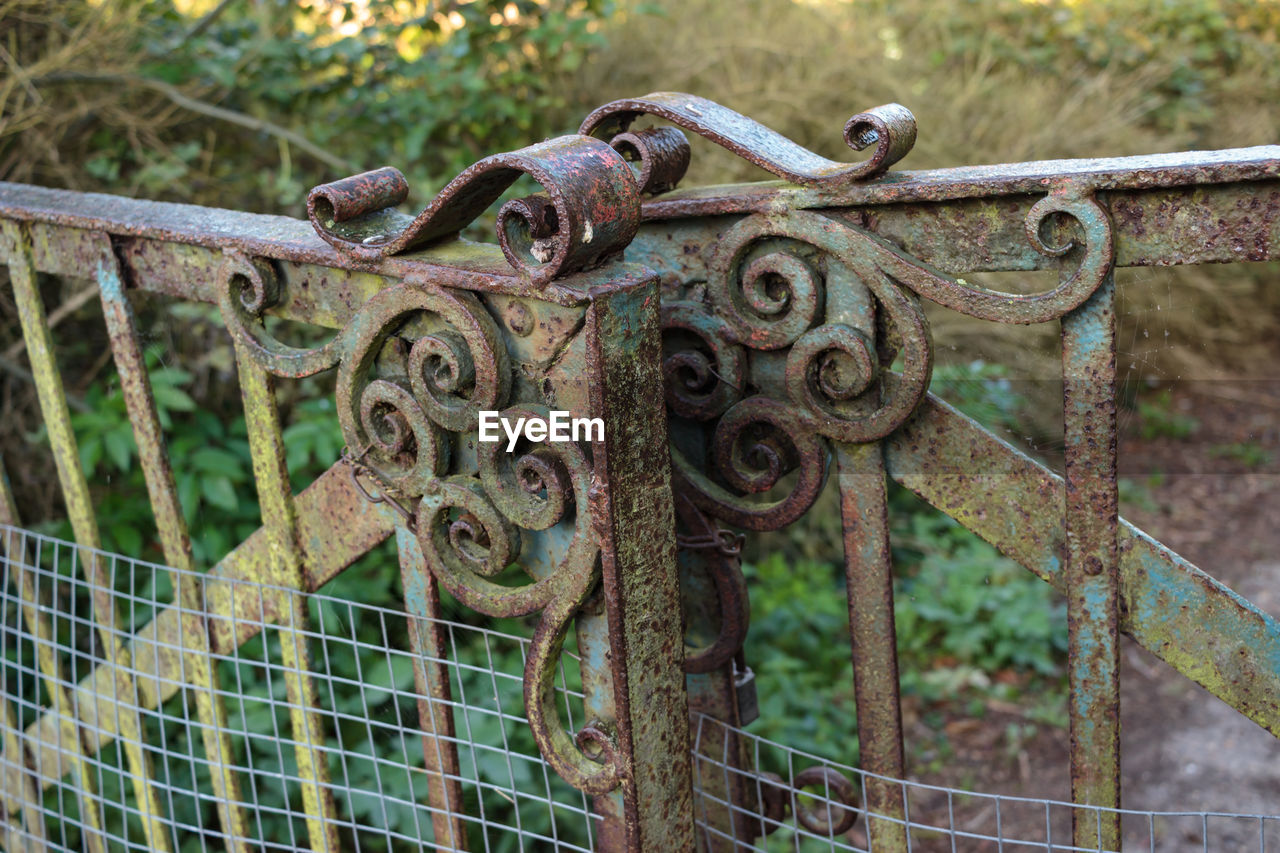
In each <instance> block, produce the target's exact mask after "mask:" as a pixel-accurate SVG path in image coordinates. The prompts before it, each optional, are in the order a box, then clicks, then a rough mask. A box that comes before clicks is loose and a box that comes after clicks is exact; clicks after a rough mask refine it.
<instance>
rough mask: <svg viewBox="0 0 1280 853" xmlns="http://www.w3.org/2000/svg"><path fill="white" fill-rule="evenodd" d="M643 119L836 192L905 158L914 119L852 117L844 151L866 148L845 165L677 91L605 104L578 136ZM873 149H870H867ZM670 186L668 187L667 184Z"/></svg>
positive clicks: (879, 113)
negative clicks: (862, 156)
mask: <svg viewBox="0 0 1280 853" xmlns="http://www.w3.org/2000/svg"><path fill="white" fill-rule="evenodd" d="M643 115H651V116H657V117H658V118H662V119H665V120H667V121H669V122H671V123H673V124H676V125H679V126H680V127H683V128H685V129H686V130H691V131H693V132H694V133H696V134H698V135H699V136H704V137H706V138H707V139H710V140H711V141H712V142H714V143H716V144H717V145H720V146H722V147H724V148H727V149H729V150H730V151H732V152H733V153H734V154H737V155H738V156H739V157H742V158H743V159H744V160H748V161H750V162H752V163H754V164H756V165H757V166H759V167H760V168H762V169H766V170H767V171H770V172H773V173H774V174H775V175H778V176H780V177H783V178H786V179H787V180H789V181H792V182H793V183H797V184H803V185H806V186H817V187H824V188H827V187H840V186H843V185H845V184H850V183H853V182H854V181H859V180H862V179H863V178H868V177H871V176H873V175H878V174H880V173H882V172H884V171H885V170H886V169H888V168H889V167H890V166H892V165H893V164H894V163H896V162H898V161H899V160H901V159H902V158H903V157H905V156H906V154H907V152H909V151H910V150H911V146H912V145H914V144H915V141H916V120H915V116H913V115H912V114H911V111H910V110H908V109H907V108H906V107H904V106H902V105H901V104H885V105H883V106H879V107H875V108H873V109H870V110H867V111H866V112H865V113H858V114H857V115H855V116H854V117H853V118H851V119H849V121H848V123H846V124H845V126H844V140H845V142H846V143H847V144H848V145H849V147H850V148H852V149H854V150H855V151H862V150H864V149H866V148H872V152H871V157H870V158H869V159H868V160H866V161H865V162H864V163H860V164H858V165H854V166H850V165H848V164H845V163H837V162H835V161H833V160H828V159H827V158H825V157H820V156H818V155H817V154H814V153H813V152H812V151H810V150H809V149H807V148H804V147H802V146H800V145H797V144H796V143H794V142H792V141H791V140H790V139H787V138H786V137H785V136H783V135H782V134H780V133H778V132H777V131H774V130H770V129H769V128H767V127H765V126H764V125H762V124H760V123H759V122H757V121H755V120H754V119H750V118H747V117H746V116H744V115H742V114H741V113H737V112H734V111H733V110H731V109H729V108H727V107H724V106H721V105H720V104H717V103H716V102H715V101H709V100H707V99H706V98H700V97H698V96H697V95H686V94H685V93H683V92H654V93H653V94H650V95H645V96H644V97H643V98H627V99H624V100H621V101H614V102H613V103H610V104H605V105H604V106H603V107H600V108H599V109H597V110H596V111H595V112H593V113H591V115H589V116H587V118H586V119H585V120H583V122H582V127H580V128H579V129H578V132H579V133H582V134H587V135H591V134H596V133H599V134H603V135H608V136H612V137H613V138H614V139H615V140H616V139H617V134H620V133H625V132H626V131H627V129H628V128H629V127H630V126H631V123H632V122H633V121H635V120H636V119H637V118H638V117H640V116H643ZM872 146H874V147H872ZM673 183H674V182H673Z"/></svg>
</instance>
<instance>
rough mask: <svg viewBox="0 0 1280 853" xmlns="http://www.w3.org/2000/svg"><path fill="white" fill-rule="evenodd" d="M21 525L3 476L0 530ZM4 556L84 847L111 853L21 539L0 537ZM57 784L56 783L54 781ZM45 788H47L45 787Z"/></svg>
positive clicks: (94, 852) (54, 645) (0, 475)
mask: <svg viewBox="0 0 1280 853" xmlns="http://www.w3.org/2000/svg"><path fill="white" fill-rule="evenodd" d="M19 522H20V519H19V517H18V508H17V505H16V504H15V503H14V500H13V494H12V493H11V492H10V491H9V483H8V481H7V480H5V478H4V476H3V471H2V470H0V524H7V525H9V526H10V527H18V526H19ZM0 543H3V545H4V552H5V555H6V557H7V559H8V562H9V569H10V572H11V577H12V578H13V581H14V583H15V585H16V586H17V587H18V595H19V597H20V598H21V601H22V617H23V621H25V622H26V625H27V631H28V632H29V633H30V634H31V637H32V640H33V641H34V644H35V647H36V662H37V664H38V666H39V667H40V672H41V674H42V675H43V676H44V684H45V690H46V691H48V693H49V701H51V702H52V703H53V708H54V713H55V714H56V715H57V717H58V742H59V744H60V746H61V747H62V750H63V751H62V753H61V754H62V755H63V756H65V757H66V759H67V761H68V763H69V764H70V765H71V777H72V779H73V780H74V781H75V786H76V791H77V793H78V795H79V799H80V820H81V823H82V824H83V825H84V827H85V830H86V833H85V837H84V843H85V846H86V847H87V848H88V849H89V851H90V853H103V851H105V850H106V849H107V841H106V834H105V833H104V832H103V828H102V823H103V821H102V812H101V811H100V806H101V800H100V799H99V798H98V788H97V785H96V784H95V781H94V776H93V774H92V773H91V772H90V771H89V768H88V762H87V761H86V755H87V750H85V748H84V740H83V739H82V733H81V730H80V726H79V724H78V723H77V722H76V718H75V712H74V708H75V706H74V705H73V704H72V702H71V698H70V696H69V695H68V693H67V690H66V688H65V687H64V685H65V684H66V683H67V679H66V677H65V675H64V674H63V672H62V661H61V659H60V658H59V657H58V653H57V644H58V640H57V636H56V635H55V634H54V632H53V627H52V626H51V625H50V624H49V621H48V620H47V619H45V618H44V616H43V615H42V614H41V612H40V611H41V607H40V602H39V601H38V599H37V593H36V585H35V580H34V579H33V578H32V577H31V573H30V571H29V570H28V567H27V557H26V554H25V553H23V542H22V537H21V535H19V534H18V533H12V532H11V533H8V534H7V535H5V536H0ZM53 781H56V780H53ZM41 785H42V787H45V786H47V783H45V782H43V780H42V783H41Z"/></svg>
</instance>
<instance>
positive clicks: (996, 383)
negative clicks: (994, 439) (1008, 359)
mask: <svg viewBox="0 0 1280 853" xmlns="http://www.w3.org/2000/svg"><path fill="white" fill-rule="evenodd" d="M929 391H930V392H931V393H933V394H936V395H937V396H939V397H941V398H942V399H943V400H946V401H947V402H948V403H950V404H951V405H952V406H954V407H955V408H957V409H959V410H960V411H961V412H963V413H964V414H966V415H968V416H969V417H971V418H973V419H974V420H975V421H977V422H978V423H980V424H982V425H983V426H985V427H986V428H987V429H992V430H996V431H1002V430H1003V431H1017V430H1019V427H1020V423H1021V421H1022V420H1023V418H1022V415H1023V414H1024V413H1025V409H1026V406H1027V400H1026V398H1025V397H1023V396H1022V395H1021V394H1019V393H1018V392H1017V391H1016V390H1015V389H1014V386H1013V383H1012V382H1011V381H1010V378H1009V369H1008V368H1007V367H1005V366H1003V365H1000V364H987V363H986V362H983V361H981V360H977V361H971V362H968V363H967V364H943V365H937V366H935V367H934V369H933V378H932V379H931V380H930V381H929Z"/></svg>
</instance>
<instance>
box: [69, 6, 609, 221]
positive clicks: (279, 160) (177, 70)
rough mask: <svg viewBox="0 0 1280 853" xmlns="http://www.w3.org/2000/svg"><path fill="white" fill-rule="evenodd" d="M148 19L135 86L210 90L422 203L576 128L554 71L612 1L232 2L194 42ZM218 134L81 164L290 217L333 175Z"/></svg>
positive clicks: (108, 138)
mask: <svg viewBox="0 0 1280 853" xmlns="http://www.w3.org/2000/svg"><path fill="white" fill-rule="evenodd" d="M150 9H151V12H150V16H149V18H148V19H147V21H146V24H145V25H144V26H142V27H140V28H139V29H138V30H137V32H136V38H137V53H138V56H139V57H140V59H139V65H138V67H137V70H136V73H137V75H138V76H139V77H141V78H144V79H146V80H151V81H159V82H160V83H164V84H168V85H173V86H177V87H179V88H180V89H181V90H182V91H184V92H199V93H209V92H212V93H217V94H216V95H215V96H214V97H213V98H212V100H214V101H215V102H216V103H217V106H218V107H220V108H223V109H229V110H232V111H234V112H237V113H240V114H241V115H243V116H245V117H247V118H248V119H249V120H251V121H252V120H255V119H256V120H260V121H265V122H270V123H272V124H274V125H276V126H278V127H281V128H284V129H288V130H293V131H295V132H297V133H299V134H301V136H303V137H304V138H305V139H307V140H308V141H310V142H311V143H314V144H315V145H316V146H319V147H320V148H321V149H323V150H324V151H326V152H328V153H329V154H330V155H331V156H332V157H333V158H336V159H338V160H342V161H345V162H346V163H347V164H349V166H348V168H349V170H350V171H359V170H362V169H370V168H374V167H377V166H382V165H395V166H397V167H399V168H401V169H402V170H403V171H404V172H405V173H406V174H407V175H408V177H409V179H410V184H411V186H413V187H414V189H415V191H417V192H420V193H423V194H426V193H430V192H434V190H436V189H438V188H439V187H440V186H442V185H443V184H444V183H445V182H446V181H447V180H449V179H451V178H452V177H453V176H454V175H455V174H457V173H458V172H460V171H462V170H463V169H464V168H466V167H467V166H468V165H470V164H471V163H472V162H474V161H476V160H478V159H480V158H481V157H483V156H485V155H487V154H491V153H494V152H497V151H505V150H511V149H515V148H520V147H523V146H525V145H528V144H530V143H532V142H536V141H538V140H540V139H543V138H546V137H548V136H552V135H556V134H559V133H563V132H569V131H571V130H572V129H573V126H574V125H575V124H576V122H575V115H574V114H573V112H572V111H571V110H570V109H568V107H569V104H568V99H567V97H566V94H565V93H566V89H567V87H566V85H565V82H566V76H567V75H569V74H571V73H572V72H574V71H576V70H577V69H579V68H580V67H581V66H582V65H583V63H584V62H585V61H586V59H587V57H588V56H589V55H590V53H591V52H592V51H594V50H596V49H598V48H599V47H601V46H602V44H603V42H602V39H601V37H600V35H599V34H598V32H597V29H598V24H599V21H600V20H602V19H603V18H604V17H606V16H608V15H609V14H610V13H611V10H612V5H611V3H610V2H608V0H515V2H509V0H479V2H472V3H450V4H442V3H437V2H434V0H410V2H397V3H391V2H373V3H369V4H345V3H337V2H329V0H313V2H310V3H306V4H295V3H287V2H283V0H272V1H271V2H266V3H257V4H253V5H249V4H232V5H231V6H230V7H228V8H227V9H225V10H224V11H222V12H220V13H219V14H218V15H217V16H215V17H214V19H213V20H212V21H211V22H210V23H209V24H208V26H206V27H205V28H203V29H202V31H200V32H199V33H198V34H196V35H188V34H189V33H190V32H191V31H192V19H191V17H189V16H188V15H185V14H181V13H180V12H179V11H178V9H177V8H175V4H174V3H172V2H165V3H156V4H153V5H152V6H151V7H150ZM204 97H208V96H207V95H205V96H204ZM193 129H194V130H196V131H199V130H200V128H199V127H196V128H193ZM219 130H220V134H219V135H218V136H217V137H214V136H212V135H204V134H200V135H195V136H192V137H185V131H184V130H183V129H181V128H178V129H175V131H174V132H175V134H176V137H175V141H174V142H173V144H170V145H166V146H165V148H164V149H163V150H159V149H157V148H154V147H139V146H138V145H136V144H133V143H132V142H131V141H130V140H128V139H126V138H125V137H123V136H121V135H119V134H101V135H100V136H97V137H95V139H94V144H93V148H92V151H91V153H90V154H89V156H88V157H87V159H86V167H85V168H86V170H87V171H88V172H89V173H90V174H91V175H93V176H94V177H95V178H98V179H99V180H101V181H103V182H104V183H105V184H108V185H111V186H119V185H121V184H124V185H127V186H132V187H134V188H137V189H138V190H141V191H143V192H145V193H146V194H148V195H152V196H154V195H157V194H167V193H169V192H171V189H172V187H173V186H174V185H175V183H178V184H179V185H180V183H181V182H183V181H189V180H192V179H199V180H200V181H201V182H202V183H203V182H204V181H207V180H212V181H214V182H217V183H220V184H222V185H223V186H224V187H227V188H229V189H230V190H231V191H232V192H234V193H236V194H237V197H236V198H235V200H234V201H229V200H227V199H225V198H224V199H222V200H221V202H220V203H222V204H224V205H226V206H232V205H245V206H247V207H249V208H250V209H258V210H261V209H264V202H265V206H266V208H267V209H274V208H277V207H279V208H282V209H287V210H289V211H290V212H297V211H298V210H300V206H301V204H302V202H303V200H304V199H305V197H306V192H307V189H308V188H309V187H310V186H311V185H313V184H315V183H319V182H320V181H321V180H331V179H333V178H335V177H341V176H342V175H338V174H334V169H335V167H334V164H332V163H329V164H325V165H323V166H321V165H320V164H319V163H318V161H317V159H316V157H315V156H313V155H312V154H310V153H308V151H307V150H306V149H304V148H299V147H298V146H295V145H293V144H292V143H290V142H289V141H288V140H287V139H284V138H282V137H281V136H280V135H279V134H276V133H272V132H264V131H260V132H258V133H252V132H249V133H245V132H243V131H241V130H240V129H238V128H236V127H234V126H232V125H224V126H222V127H220V128H219ZM246 137H248V138H247V139H246ZM246 142H251V147H250V148H246V147H245V143H246ZM255 155H256V156H255ZM255 159H256V160H258V161H259V162H257V163H256V164H254V163H252V162H251V161H252V160H255ZM295 160H297V161H298V162H297V165H296V166H295ZM202 169H203V170H206V174H198V173H199V172H200V170H202Z"/></svg>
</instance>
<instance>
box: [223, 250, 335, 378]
mask: <svg viewBox="0 0 1280 853" xmlns="http://www.w3.org/2000/svg"><path fill="white" fill-rule="evenodd" d="M282 296H283V294H282V293H281V285H280V281H279V279H278V277H277V276H276V271H275V268H274V267H272V265H271V263H270V262H269V261H267V260H266V259H264V258H255V257H251V256H249V255H247V254H245V253H244V252H241V251H239V250H236V249H231V250H228V251H227V252H225V253H224V255H223V260H222V265H221V266H220V267H219V268H218V307H219V308H220V309H221V312H222V322H223V323H224V324H226V327H227V331H228V332H230V333H231V336H232V337H233V338H235V339H236V340H237V341H239V343H240V344H241V346H243V347H244V349H245V351H246V352H247V353H248V354H249V355H250V357H251V358H253V360H254V361H255V362H257V363H258V364H259V365H260V366H261V367H262V368H263V369H264V370H266V371H267V372H268V373H272V374H275V375H276V376H287V377H290V378H293V379H300V378H302V377H304V376H313V375H315V374H317V373H321V372H323V371H325V370H328V369H330V368H331V367H333V366H334V365H336V364H337V363H338V360H339V359H340V358H341V356H342V350H343V347H345V346H346V338H345V337H344V335H343V334H342V333H339V334H338V335H337V336H335V337H334V338H333V340H331V341H329V343H327V344H325V345H324V346H322V347H319V348H318V349H300V348H298V347H291V346H289V345H287V344H284V343H281V342H280V341H278V340H276V339H275V338H273V337H272V336H271V335H269V334H268V333H267V330H266V328H265V327H264V326H263V324H262V318H263V315H264V314H265V313H266V311H267V309H268V308H272V307H274V306H276V305H278V304H279V303H280V300H281V298H282Z"/></svg>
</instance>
